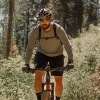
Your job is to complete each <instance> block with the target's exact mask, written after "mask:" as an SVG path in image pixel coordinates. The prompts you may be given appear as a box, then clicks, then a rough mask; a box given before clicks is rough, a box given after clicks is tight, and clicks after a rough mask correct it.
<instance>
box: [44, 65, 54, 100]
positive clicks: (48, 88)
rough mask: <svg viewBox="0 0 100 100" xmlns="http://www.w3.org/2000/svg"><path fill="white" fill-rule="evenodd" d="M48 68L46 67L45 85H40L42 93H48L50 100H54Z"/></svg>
mask: <svg viewBox="0 0 100 100" xmlns="http://www.w3.org/2000/svg"><path fill="white" fill-rule="evenodd" d="M49 69H50V67H47V70H46V75H45V79H46V81H45V83H42V93H43V91H50V97H51V100H54V83H53V82H52V83H51V82H50V70H49Z"/></svg>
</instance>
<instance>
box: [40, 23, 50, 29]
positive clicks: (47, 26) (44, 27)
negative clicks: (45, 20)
mask: <svg viewBox="0 0 100 100" xmlns="http://www.w3.org/2000/svg"><path fill="white" fill-rule="evenodd" d="M41 27H42V28H43V30H46V29H48V28H49V27H50V24H48V25H47V24H43V25H42V26H41Z"/></svg>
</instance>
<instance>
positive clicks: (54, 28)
mask: <svg viewBox="0 0 100 100" xmlns="http://www.w3.org/2000/svg"><path fill="white" fill-rule="evenodd" d="M38 29H39V37H38V39H46V40H47V39H50V38H55V37H56V38H59V37H58V36H57V33H56V24H54V23H53V30H54V35H55V36H53V37H45V38H41V26H40V25H39V27H38Z"/></svg>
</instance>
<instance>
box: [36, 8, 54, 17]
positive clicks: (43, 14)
mask: <svg viewBox="0 0 100 100" xmlns="http://www.w3.org/2000/svg"><path fill="white" fill-rule="evenodd" d="M51 13H52V11H51V10H50V9H48V8H42V9H40V10H39V11H38V18H42V17H48V16H49V17H51Z"/></svg>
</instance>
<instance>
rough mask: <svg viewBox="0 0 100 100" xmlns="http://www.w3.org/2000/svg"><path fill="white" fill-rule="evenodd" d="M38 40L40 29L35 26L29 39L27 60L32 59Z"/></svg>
mask: <svg viewBox="0 0 100 100" xmlns="http://www.w3.org/2000/svg"><path fill="white" fill-rule="evenodd" d="M37 40H38V29H36V27H34V28H33V30H32V31H31V33H30V36H29V39H28V45H27V49H26V53H25V62H29V61H30V59H31V57H32V53H33V49H34V47H35V43H36V42H37Z"/></svg>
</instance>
